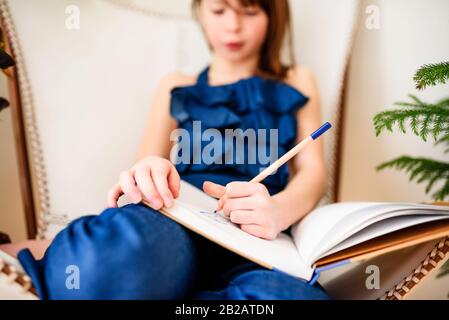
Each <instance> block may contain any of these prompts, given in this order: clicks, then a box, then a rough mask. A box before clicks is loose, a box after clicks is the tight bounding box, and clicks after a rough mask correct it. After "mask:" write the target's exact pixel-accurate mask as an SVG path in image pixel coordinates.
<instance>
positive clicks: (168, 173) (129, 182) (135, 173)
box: [107, 74, 191, 210]
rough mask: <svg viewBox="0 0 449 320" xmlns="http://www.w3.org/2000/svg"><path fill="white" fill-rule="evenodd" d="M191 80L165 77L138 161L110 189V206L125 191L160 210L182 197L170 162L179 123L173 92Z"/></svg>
mask: <svg viewBox="0 0 449 320" xmlns="http://www.w3.org/2000/svg"><path fill="white" fill-rule="evenodd" d="M190 81H191V79H190V78H189V77H186V76H181V75H178V74H176V75H170V76H167V77H165V78H163V79H162V81H161V83H160V84H159V86H158V88H157V89H156V94H155V97H154V100H153V103H152V105H151V109H150V112H149V118H148V123H147V126H146V129H145V133H144V135H143V138H142V142H141V144H140V148H139V150H138V153H137V159H136V162H135V164H134V165H133V166H132V167H131V168H129V169H127V170H124V171H122V172H121V173H120V175H119V177H118V182H117V183H116V184H115V185H114V186H113V187H112V188H111V189H110V190H109V192H108V196H107V202H108V206H109V207H117V206H118V200H119V198H120V197H121V196H122V195H123V194H125V195H127V196H129V197H130V199H131V200H132V201H133V202H134V203H139V202H140V201H142V199H143V198H145V199H146V200H148V201H149V203H150V205H151V207H152V208H153V209H155V210H159V209H160V208H161V207H162V206H163V205H165V206H166V207H171V206H172V205H173V199H174V198H177V197H178V196H179V187H180V177H179V174H178V172H177V171H176V168H175V166H174V165H173V164H172V163H171V162H170V159H169V158H170V147H171V144H172V143H171V141H170V134H171V132H172V131H173V130H174V129H176V127H177V123H176V121H175V120H174V119H173V118H172V117H171V116H170V92H171V90H172V88H174V87H175V86H181V85H185V84H190Z"/></svg>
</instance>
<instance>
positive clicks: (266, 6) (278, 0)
mask: <svg viewBox="0 0 449 320" xmlns="http://www.w3.org/2000/svg"><path fill="white" fill-rule="evenodd" d="M201 1H202V0H193V1H192V11H193V15H194V16H195V17H196V14H197V10H198V8H199V6H200V4H201ZM239 2H240V3H241V5H242V6H244V7H247V6H252V5H256V6H260V7H261V8H262V10H264V11H265V13H266V14H267V15H268V19H269V22H268V30H267V37H266V39H265V42H264V43H263V45H262V49H261V52H260V61H259V70H258V73H260V74H261V75H263V76H266V77H269V78H275V79H284V78H285V77H286V75H287V71H288V69H289V68H290V67H291V66H287V65H284V64H283V63H282V61H281V51H282V47H283V44H284V41H285V40H287V44H288V50H289V52H288V53H289V55H290V62H291V64H292V65H294V64H295V56H294V52H293V37H292V28H291V17H290V7H289V5H288V0H239ZM286 37H287V38H286Z"/></svg>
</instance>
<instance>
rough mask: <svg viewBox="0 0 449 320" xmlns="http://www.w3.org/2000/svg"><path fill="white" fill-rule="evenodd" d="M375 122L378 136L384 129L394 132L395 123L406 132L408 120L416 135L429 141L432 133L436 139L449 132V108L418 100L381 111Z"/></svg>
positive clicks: (374, 119) (375, 117)
mask: <svg viewBox="0 0 449 320" xmlns="http://www.w3.org/2000/svg"><path fill="white" fill-rule="evenodd" d="M405 104H406V103H402V105H405ZM373 122H374V128H375V131H376V136H379V135H380V134H381V132H382V131H384V130H388V131H390V132H393V126H394V125H397V126H398V128H399V130H400V131H401V132H402V133H406V126H405V124H406V123H407V122H408V123H409V124H410V128H411V130H412V132H413V133H414V134H415V135H416V136H419V137H421V138H422V139H423V140H424V141H427V137H428V135H429V134H431V135H432V136H433V138H434V140H435V141H436V140H438V138H439V136H440V135H441V134H446V133H449V108H446V107H445V106H441V105H432V104H426V103H423V102H422V101H420V100H418V101H415V102H414V103H409V105H407V106H405V107H404V108H403V109H394V110H387V111H383V112H380V113H378V114H376V115H375V116H374V118H373Z"/></svg>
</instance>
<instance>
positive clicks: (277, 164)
mask: <svg viewBox="0 0 449 320" xmlns="http://www.w3.org/2000/svg"><path fill="white" fill-rule="evenodd" d="M331 127H332V125H331V124H330V123H329V122H325V123H324V124H323V125H322V126H321V127H319V128H318V129H317V130H315V131H314V132H313V133H311V134H310V135H309V136H308V137H307V138H304V139H303V140H302V141H300V142H299V143H298V144H297V145H296V146H294V147H293V148H291V149H290V150H289V151H288V152H287V153H285V154H284V155H283V156H282V157H280V158H279V159H277V160H276V161H275V162H273V163H272V164H271V165H270V166H269V167H267V168H266V169H265V170H263V171H262V172H261V173H259V174H258V175H257V176H255V177H254V178H252V179H251V180H250V182H261V181H262V180H263V179H265V178H266V177H268V176H269V175H270V174H272V173H273V172H274V171H276V170H277V169H278V168H279V167H280V166H282V165H283V164H284V163H286V162H287V161H288V160H290V159H291V158H293V157H294V156H295V155H296V154H298V153H299V152H300V151H301V150H303V149H304V148H305V147H306V146H307V145H308V144H309V143H310V142H312V141H313V140H316V139H318V137H319V136H321V135H322V134H323V133H324V132H326V131H327V130H329V129H330V128H331ZM219 210H221V208H220V206H219V207H217V209H215V211H214V212H215V213H216V212H218V211H219Z"/></svg>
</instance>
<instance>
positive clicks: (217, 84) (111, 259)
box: [18, 0, 328, 299]
mask: <svg viewBox="0 0 449 320" xmlns="http://www.w3.org/2000/svg"><path fill="white" fill-rule="evenodd" d="M193 11H194V14H195V16H196V17H197V19H198V21H199V23H200V25H201V27H202V29H203V32H204V34H205V37H206V39H207V41H208V44H209V47H210V49H211V52H212V61H211V63H210V65H209V66H208V67H207V68H206V69H205V70H203V71H202V72H201V73H200V74H199V75H198V76H197V77H191V76H186V75H181V74H173V75H169V76H167V77H165V78H164V79H163V80H162V81H161V83H160V86H159V88H158V90H157V94H156V97H155V100H154V102H153V106H152V108H151V114H150V117H149V119H148V126H147V130H146V132H145V135H144V137H143V139H142V144H141V148H140V150H139V153H138V159H137V161H136V164H135V165H134V166H132V167H131V168H130V169H129V170H125V171H123V172H122V173H121V174H120V177H119V179H118V182H117V184H116V185H115V186H113V187H112V188H111V190H110V192H109V194H108V208H107V209H105V210H104V211H103V212H102V213H101V214H100V215H90V216H84V217H82V218H79V219H77V220H75V221H73V222H72V223H70V224H69V225H68V226H67V227H66V228H65V229H64V230H62V231H61V232H60V233H59V234H58V235H57V236H56V237H55V239H54V240H53V241H52V242H51V244H50V245H49V247H48V249H47V250H46V251H45V255H44V257H43V258H42V259H41V260H35V259H34V257H33V256H32V254H31V252H30V250H28V249H23V250H22V251H20V252H19V253H18V258H19V260H20V261H21V263H22V265H23V266H24V268H25V270H26V271H27V273H28V274H29V275H30V276H31V278H32V280H33V283H34V285H35V286H36V288H37V290H38V294H39V297H40V298H42V299H117V298H125V299H179V298H186V297H193V298H195V299H327V298H328V295H327V294H326V293H325V292H324V290H323V289H322V288H321V287H319V286H318V285H315V286H311V285H309V284H307V283H306V282H305V281H302V280H298V279H296V278H293V277H291V276H289V275H286V274H284V273H280V272H277V271H272V270H267V269H265V268H263V267H261V266H259V265H257V264H255V263H252V262H251V261H249V260H246V259H245V258H243V257H240V256H238V255H236V254H234V253H233V252H230V251H228V250H226V249H224V248H222V247H220V246H218V245H216V244H214V243H213V242H211V241H209V240H207V239H205V238H203V237H201V236H199V235H197V234H195V233H193V232H192V231H190V230H188V229H187V228H184V227H183V226H181V225H180V224H178V223H176V222H174V221H172V220H171V219H169V218H167V217H165V216H164V215H162V214H160V213H159V212H158V211H157V210H158V209H161V208H162V207H163V206H165V207H171V206H172V205H173V201H174V199H175V198H177V197H178V196H179V189H180V179H181V178H182V179H184V180H186V181H187V182H189V183H191V184H193V185H195V186H196V187H198V188H202V189H203V190H204V191H205V192H206V193H208V194H209V195H211V196H213V197H216V198H220V199H221V200H220V202H219V207H220V208H222V209H223V212H224V214H225V215H227V216H228V217H230V219H231V220H232V221H233V222H234V223H236V224H237V225H239V226H240V228H241V229H242V230H243V231H245V232H248V233H249V234H252V235H253V236H256V237H261V238H264V239H274V238H275V237H276V236H277V235H278V234H279V233H280V232H287V233H288V232H289V227H290V226H291V225H292V224H294V223H295V222H297V221H299V220H300V219H301V218H303V217H304V216H305V215H306V214H308V213H309V212H310V211H311V210H312V209H313V208H314V206H315V205H316V204H317V202H318V201H319V199H320V198H321V197H322V195H323V193H324V191H325V165H324V160H323V158H324V157H323V146H322V140H321V139H319V140H317V141H316V142H315V143H313V144H311V145H310V146H309V147H308V148H306V149H305V150H304V151H303V152H302V153H301V154H300V155H298V156H296V157H295V158H294V159H292V160H291V161H290V162H289V164H288V166H287V165H284V166H283V167H281V168H280V169H278V170H277V172H276V173H275V174H273V175H271V176H269V177H267V178H266V179H265V180H264V181H263V183H251V182H248V181H249V180H250V179H251V178H252V177H254V176H255V175H257V173H259V171H260V169H261V168H262V166H261V165H260V161H258V162H256V163H255V164H254V163H252V164H249V163H243V164H242V163H238V164H236V163H235V162H232V161H226V163H220V162H218V163H214V164H205V163H203V162H200V163H198V162H193V161H189V162H188V163H178V162H177V163H176V164H173V163H172V162H171V161H169V160H168V159H169V158H170V151H171V147H172V146H171V143H170V135H171V133H172V132H173V131H174V130H175V129H184V130H187V132H190V133H191V132H192V130H193V127H194V126H193V122H194V121H201V128H202V129H201V130H203V129H211V128H214V129H217V130H219V132H224V131H225V129H228V128H231V129H236V128H240V129H242V130H246V129H252V130H264V129H277V130H278V141H272V140H270V139H268V140H267V144H268V143H276V146H277V148H278V149H277V151H278V155H279V156H282V155H283V154H284V153H285V152H287V151H288V150H289V149H290V148H291V147H293V146H294V145H295V143H297V142H298V141H299V140H301V139H303V138H304V137H306V135H307V134H310V133H311V132H313V131H314V130H315V129H316V128H317V127H319V125H320V124H321V119H320V108H319V98H318V92H317V88H316V84H315V80H314V78H313V76H312V74H311V72H310V71H308V70H307V69H305V68H304V67H302V66H298V65H296V66H285V65H284V64H282V63H281V49H282V47H283V43H284V42H285V40H289V41H287V42H290V43H291V41H290V40H291V34H290V32H289V31H290V25H289V24H290V15H289V7H288V3H287V0H194V1H193ZM287 35H288V36H289V37H290V38H288V39H287V38H286V37H287ZM290 50H291V46H290ZM291 56H292V57H293V54H291ZM273 140H274V139H273ZM190 144H191V145H192V144H193V141H190ZM247 147H248V148H247V149H245V155H247V150H250V148H251V147H253V146H249V145H248V146H247ZM259 147H260V145H259ZM192 150H198V149H197V148H194V147H192ZM228 152H229V150H224V149H223V150H222V153H221V154H218V155H215V157H216V159H218V158H220V157H222V156H225V158H226V157H227V156H228ZM237 156H241V155H237ZM190 160H191V158H190ZM228 160H229V159H228ZM231 160H234V159H233V158H232V159H231ZM192 162H193V163H192ZM123 194H126V195H127V196H129V197H130V198H131V199H133V203H131V204H128V205H125V206H123V207H120V208H118V207H117V201H118V199H119V197H120V196H121V195H123ZM142 199H146V200H148V201H149V202H150V203H151V208H149V207H147V206H145V205H143V204H142V203H141V201H142Z"/></svg>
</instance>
